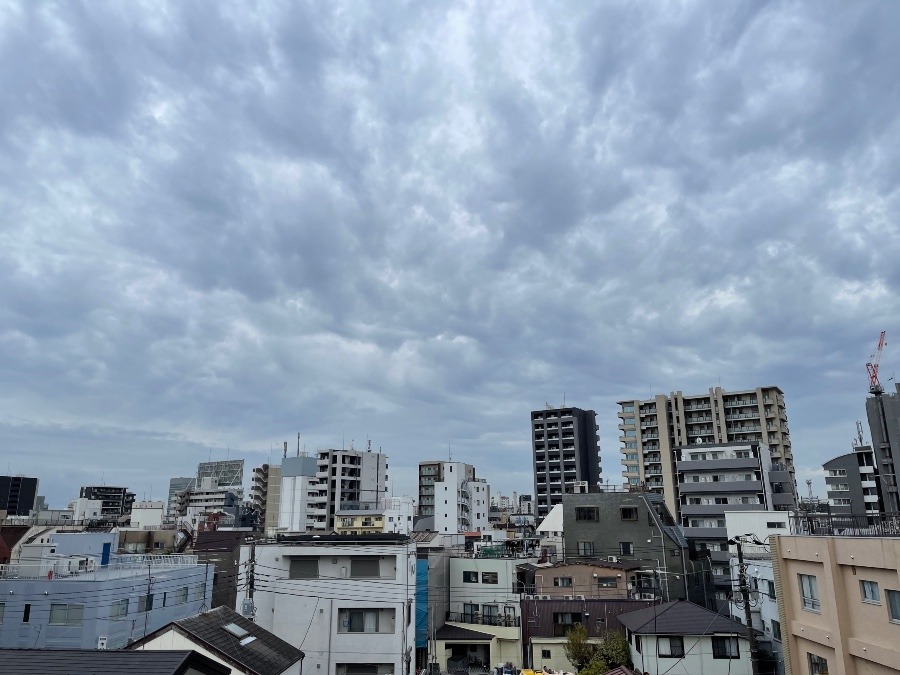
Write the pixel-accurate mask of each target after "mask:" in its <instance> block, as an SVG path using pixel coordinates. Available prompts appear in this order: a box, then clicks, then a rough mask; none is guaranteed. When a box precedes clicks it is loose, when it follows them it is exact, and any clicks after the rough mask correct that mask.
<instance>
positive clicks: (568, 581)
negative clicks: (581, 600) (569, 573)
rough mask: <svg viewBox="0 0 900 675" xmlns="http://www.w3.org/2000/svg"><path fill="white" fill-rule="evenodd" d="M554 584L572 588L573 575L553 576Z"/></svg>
mask: <svg viewBox="0 0 900 675" xmlns="http://www.w3.org/2000/svg"><path fill="white" fill-rule="evenodd" d="M553 585H554V586H559V587H562V588H572V577H553Z"/></svg>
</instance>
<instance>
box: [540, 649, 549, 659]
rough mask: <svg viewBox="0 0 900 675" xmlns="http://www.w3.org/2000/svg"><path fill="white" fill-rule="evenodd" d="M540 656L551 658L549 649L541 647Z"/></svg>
mask: <svg viewBox="0 0 900 675" xmlns="http://www.w3.org/2000/svg"><path fill="white" fill-rule="evenodd" d="M541 658H542V659H549V658H551V656H550V650H549V649H542V650H541Z"/></svg>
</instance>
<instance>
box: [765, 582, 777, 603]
mask: <svg viewBox="0 0 900 675" xmlns="http://www.w3.org/2000/svg"><path fill="white" fill-rule="evenodd" d="M766 595H768V596H769V599H770V600H774V599H775V582H774V581H771V580H769V579H767V580H766Z"/></svg>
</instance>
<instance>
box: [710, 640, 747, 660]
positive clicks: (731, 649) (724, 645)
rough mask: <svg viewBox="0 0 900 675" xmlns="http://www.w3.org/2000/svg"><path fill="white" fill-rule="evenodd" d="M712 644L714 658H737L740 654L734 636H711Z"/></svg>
mask: <svg viewBox="0 0 900 675" xmlns="http://www.w3.org/2000/svg"><path fill="white" fill-rule="evenodd" d="M712 646H713V658H714V659H737V658H740V656H741V652H740V647H739V646H738V639H737V638H736V637H717V636H713V639H712Z"/></svg>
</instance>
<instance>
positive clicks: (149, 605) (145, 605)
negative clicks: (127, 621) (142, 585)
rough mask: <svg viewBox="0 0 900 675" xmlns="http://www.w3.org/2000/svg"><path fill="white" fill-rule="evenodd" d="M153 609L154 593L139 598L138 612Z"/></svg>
mask: <svg viewBox="0 0 900 675" xmlns="http://www.w3.org/2000/svg"><path fill="white" fill-rule="evenodd" d="M152 609H153V593H150V594H148V595H142V596H141V597H140V598H138V608H137V611H138V612H149V611H150V610H152Z"/></svg>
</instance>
